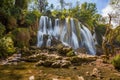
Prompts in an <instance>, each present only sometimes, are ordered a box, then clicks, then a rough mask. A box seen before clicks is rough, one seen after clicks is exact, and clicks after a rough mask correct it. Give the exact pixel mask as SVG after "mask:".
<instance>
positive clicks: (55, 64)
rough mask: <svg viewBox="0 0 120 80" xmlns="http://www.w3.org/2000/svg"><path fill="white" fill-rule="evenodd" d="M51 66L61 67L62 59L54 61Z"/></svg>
mask: <svg viewBox="0 0 120 80" xmlns="http://www.w3.org/2000/svg"><path fill="white" fill-rule="evenodd" d="M51 67H53V68H60V67H61V61H60V60H58V61H56V62H54V63H53V64H52V65H51Z"/></svg>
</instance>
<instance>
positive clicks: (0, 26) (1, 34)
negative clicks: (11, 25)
mask: <svg viewBox="0 0 120 80" xmlns="http://www.w3.org/2000/svg"><path fill="white" fill-rule="evenodd" d="M4 32H5V26H4V25H2V24H1V23H0V38H1V37H3V34H4Z"/></svg>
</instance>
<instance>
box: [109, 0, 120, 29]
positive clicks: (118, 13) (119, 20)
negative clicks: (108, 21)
mask: <svg viewBox="0 0 120 80" xmlns="http://www.w3.org/2000/svg"><path fill="white" fill-rule="evenodd" d="M110 5H111V6H112V8H113V10H114V11H113V13H111V15H112V19H113V20H112V21H113V22H114V23H115V24H116V27H117V26H120V0H111V1H110Z"/></svg>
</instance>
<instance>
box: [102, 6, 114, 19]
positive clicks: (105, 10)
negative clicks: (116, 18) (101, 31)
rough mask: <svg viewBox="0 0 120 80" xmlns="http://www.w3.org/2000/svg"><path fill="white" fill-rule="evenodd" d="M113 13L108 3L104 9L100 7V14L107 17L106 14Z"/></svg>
mask: <svg viewBox="0 0 120 80" xmlns="http://www.w3.org/2000/svg"><path fill="white" fill-rule="evenodd" d="M111 13H113V8H112V7H111V6H110V5H107V6H106V7H105V8H104V9H102V16H103V17H107V16H108V14H111Z"/></svg>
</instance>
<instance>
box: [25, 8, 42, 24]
mask: <svg viewBox="0 0 120 80" xmlns="http://www.w3.org/2000/svg"><path fill="white" fill-rule="evenodd" d="M39 17H40V13H39V12H38V11H37V10H34V11H30V12H27V14H26V16H25V24H26V25H28V26H30V25H32V24H34V23H35V22H36V20H37V19H38V18H39Z"/></svg>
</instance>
